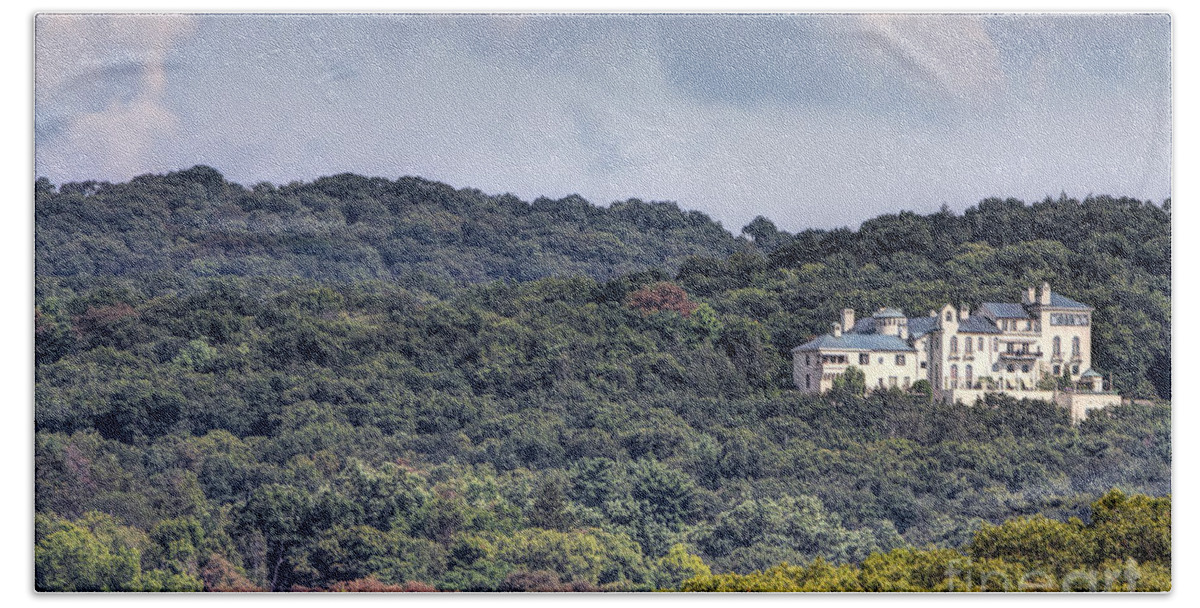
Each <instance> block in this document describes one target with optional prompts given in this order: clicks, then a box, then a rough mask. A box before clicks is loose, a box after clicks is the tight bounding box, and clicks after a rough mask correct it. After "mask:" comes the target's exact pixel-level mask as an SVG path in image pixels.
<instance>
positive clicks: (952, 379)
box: [950, 363, 958, 388]
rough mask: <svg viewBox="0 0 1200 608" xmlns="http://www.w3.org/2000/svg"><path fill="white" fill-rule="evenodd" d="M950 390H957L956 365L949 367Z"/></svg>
mask: <svg viewBox="0 0 1200 608" xmlns="http://www.w3.org/2000/svg"><path fill="white" fill-rule="evenodd" d="M950 388H958V364H957V363H956V364H954V365H951V366H950Z"/></svg>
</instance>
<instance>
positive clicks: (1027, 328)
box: [1025, 321, 1033, 331]
mask: <svg viewBox="0 0 1200 608" xmlns="http://www.w3.org/2000/svg"><path fill="white" fill-rule="evenodd" d="M1031 330H1033V321H1026V322H1025V331H1031Z"/></svg>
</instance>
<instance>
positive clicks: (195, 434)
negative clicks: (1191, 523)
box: [35, 168, 1171, 590]
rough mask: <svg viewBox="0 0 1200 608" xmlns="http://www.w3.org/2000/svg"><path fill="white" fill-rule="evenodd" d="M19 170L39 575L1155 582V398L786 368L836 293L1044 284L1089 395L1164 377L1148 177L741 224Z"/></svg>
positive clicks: (225, 582) (45, 580)
mask: <svg viewBox="0 0 1200 608" xmlns="http://www.w3.org/2000/svg"><path fill="white" fill-rule="evenodd" d="M37 196H38V199H37V202H36V205H37V212H36V217H37V225H36V231H37V235H36V239H37V240H36V242H37V264H38V265H37V269H36V274H37V300H36V309H35V314H36V326H35V331H36V353H35V355H36V379H35V399H36V404H35V412H36V414H35V422H36V433H37V436H36V442H35V465H36V475H37V485H36V509H37V513H38V519H37V522H36V523H37V525H36V538H35V542H36V545H37V546H36V559H37V577H38V578H37V585H38V587H39V588H43V589H65V588H73V589H101V588H107V589H119V588H120V589H201V588H203V589H209V590H217V589H252V588H259V589H279V590H286V589H315V588H322V589H360V590H362V589H375V588H387V589H395V590H403V589H407V590H424V589H439V590H484V589H493V590H494V589H508V590H520V589H563V590H567V589H575V590H587V589H630V590H633V589H644V590H648V589H660V588H670V589H678V588H681V587H682V588H691V589H697V590H702V589H709V590H719V589H732V588H740V587H739V586H754V585H758V586H757V587H755V588H758V589H766V588H768V587H770V586H771V585H775V586H777V587H778V588H781V589H782V588H789V589H790V588H793V587H794V588H812V589H817V588H821V589H825V588H837V589H851V588H854V585H859V587H860V588H867V587H870V586H871V585H882V584H884V583H881V582H879V581H885V582H886V581H891V582H890V583H887V584H894V586H893V587H892V588H894V589H901V588H904V585H908V587H907V588H924V587H921V586H922V585H927V584H931V579H930V578H929V576H930V575H929V574H928V573H929V571H930V570H929V568H931V567H932V566H930V564H934V565H938V564H943V563H944V562H946V560H948V559H950V557H953V555H961V556H964V559H966V558H970V559H973V560H976V561H979V562H980V563H984V562H985V561H986V560H993V561H992V562H986V563H987V564H990V565H989V566H988V567H989V568H990V567H993V566H994V567H996V568H1001V569H1004V568H1007V570H1004V571H1006V572H1010V573H1011V574H1013V575H1014V576H1018V575H1021V573H1022V572H1025V571H1026V570H1029V569H1038V568H1044V567H1045V564H1052V565H1053V567H1054V568H1057V569H1059V570H1061V571H1062V572H1058V574H1056V576H1062V575H1063V573H1065V572H1066V571H1068V570H1071V569H1075V568H1091V569H1104V568H1110V567H1116V566H1114V564H1121V565H1125V564H1126V563H1127V561H1128V560H1134V562H1135V563H1136V564H1139V565H1140V566H1141V567H1143V571H1144V572H1145V573H1146V576H1147V577H1149V579H1152V580H1153V581H1155V582H1154V583H1153V585H1151V586H1150V587H1155V586H1157V588H1162V587H1163V586H1164V585H1168V586H1169V563H1170V555H1169V547H1170V542H1169V513H1170V507H1169V498H1165V499H1161V500H1160V499H1147V498H1144V497H1133V498H1127V495H1130V494H1144V495H1150V496H1153V497H1165V496H1168V495H1169V493H1170V491H1171V482H1170V479H1171V477H1170V467H1171V426H1170V405H1169V403H1165V402H1162V401H1160V400H1156V401H1155V402H1154V403H1153V404H1141V405H1126V406H1122V407H1119V408H1113V409H1111V410H1108V411H1104V412H1101V413H1099V414H1097V415H1093V416H1092V417H1091V418H1090V419H1088V420H1087V421H1085V422H1084V423H1082V424H1081V425H1078V426H1072V425H1071V424H1070V422H1069V420H1068V418H1067V414H1066V412H1065V411H1063V410H1060V409H1058V408H1056V407H1055V406H1053V405H1048V404H1045V403H1042V402H1029V401H1015V400H1012V399H1008V398H995V399H993V400H991V401H989V402H988V403H986V404H980V405H978V406H975V407H961V406H954V405H949V404H944V403H934V402H931V401H930V399H929V397H928V395H926V394H921V393H917V392H914V393H904V392H900V391H897V390H891V391H886V392H870V393H866V394H854V393H852V392H848V391H845V390H842V391H835V392H834V393H831V394H829V395H825V396H820V397H816V396H807V395H800V394H798V393H796V392H794V391H792V390H791V388H790V384H789V383H790V376H789V373H788V350H789V349H790V348H791V347H793V346H795V345H797V344H799V343H801V342H802V341H804V340H806V339H808V338H809V337H811V336H812V335H813V334H814V333H818V332H822V331H825V330H826V328H827V326H828V323H830V322H831V321H832V319H834V317H835V316H836V311H837V310H839V309H840V308H842V307H844V306H852V307H855V308H858V309H873V308H875V307H878V306H882V305H885V304H886V305H891V306H900V307H903V308H904V309H905V310H906V311H909V312H910V314H920V311H924V310H928V309H929V308H933V307H934V306H940V305H941V304H942V303H944V302H947V301H952V302H960V301H962V302H966V303H969V304H970V303H976V302H978V301H979V300H984V299H987V300H1012V299H1015V298H1016V297H1017V295H1018V294H1019V290H1020V288H1022V287H1023V286H1025V285H1028V284H1032V283H1034V282H1039V283H1040V281H1042V280H1049V281H1050V282H1051V283H1052V284H1053V285H1054V286H1055V291H1058V292H1061V293H1064V294H1067V295H1070V296H1071V297H1073V298H1076V299H1079V300H1081V301H1084V302H1087V303H1089V304H1091V305H1093V306H1095V307H1096V313H1095V322H1094V327H1093V336H1094V338H1093V343H1094V344H1095V365H1096V367H1097V368H1099V369H1101V370H1102V371H1104V372H1111V373H1112V374H1113V378H1114V382H1115V383H1116V385H1117V388H1118V389H1120V390H1122V391H1124V392H1126V394H1129V395H1136V396H1141V397H1155V396H1157V397H1161V398H1169V396H1170V367H1171V362H1170V278H1171V277H1170V209H1169V204H1165V205H1163V206H1158V205H1153V204H1150V203H1144V202H1140V201H1133V200H1128V199H1108V198H1094V199H1088V200H1086V201H1083V202H1079V201H1074V200H1071V199H1067V198H1065V197H1064V198H1062V199H1060V200H1048V201H1044V202H1042V203H1038V204H1035V205H1025V204H1023V203H1021V202H1019V201H1014V200H1009V201H1000V200H989V201H984V202H982V203H980V204H979V205H978V206H977V207H973V208H971V209H969V210H968V211H967V212H966V213H964V214H963V215H956V214H953V213H950V212H948V211H943V212H940V213H936V214H933V215H930V216H919V215H915V214H909V213H902V214H899V215H894V216H883V217H880V218H876V219H873V220H870V221H868V222H866V223H864V224H863V226H862V227H861V228H860V229H858V230H854V231H852V230H834V231H805V232H802V233H800V234H796V235H791V234H786V233H783V232H780V231H778V230H776V229H775V227H774V226H773V225H772V224H771V223H770V222H769V221H768V220H765V219H761V218H760V219H758V220H755V222H752V223H751V224H750V225H749V226H747V227H746V229H744V233H745V234H746V235H747V236H748V237H749V238H740V239H739V238H735V237H733V236H732V235H730V234H729V233H727V232H725V231H724V230H722V229H721V228H720V226H718V225H716V224H714V223H712V222H711V221H710V220H708V219H707V218H705V217H704V216H703V215H701V214H697V213H695V212H680V211H679V210H678V209H677V208H675V207H674V206H670V205H658V204H645V203H638V202H629V203H622V204H614V205H613V206H612V207H610V208H607V209H604V208H598V207H592V206H590V205H588V204H587V203H585V202H583V201H582V200H579V199H566V200H564V201H544V200H540V201H535V202H534V203H533V204H532V205H530V204H526V203H523V202H520V201H517V200H515V199H512V198H511V197H487V196H484V195H482V194H479V193H477V192H473V191H454V190H452V189H450V188H448V187H445V186H443V185H440V184H435V183H432V182H426V181H423V180H417V179H415V178H403V179H401V180H398V181H395V182H391V181H388V180H379V179H366V178H360V177H356V176H339V177H336V178H325V179H321V180H317V181H315V182H313V183H311V184H294V185H289V186H285V187H281V188H274V187H271V186H267V185H263V186H260V187H256V188H254V189H253V190H246V189H244V188H241V187H240V186H237V185H234V184H229V183H227V182H225V181H224V180H223V179H221V178H220V175H219V174H217V173H216V172H215V171H212V170H210V169H206V168H196V169H192V170H189V171H184V172H180V173H174V174H170V175H167V176H146V177H142V178H136V179H135V180H133V181H131V182H130V183H128V184H117V185H97V184H67V185H63V186H61V187H58V188H55V187H54V186H52V185H51V184H49V183H47V182H45V181H42V182H39V185H38V189H37ZM354 209H358V211H354ZM472 235H474V236H472ZM480 235H483V236H480ZM385 252H390V253H385ZM390 256H391V257H390ZM492 279H499V280H492ZM531 279H532V280H531ZM1113 488H1117V489H1119V490H1120V491H1122V492H1124V494H1119V493H1118V494H1111V493H1110V490H1111V489H1113ZM1102 497H1107V498H1105V500H1107V502H1103V501H1102V502H1099V503H1097V502H1096V501H1098V500H1101V499H1102ZM1146 501H1149V502H1146ZM1114 513H1115V514H1117V515H1114ZM1072 517H1078V518H1080V519H1079V520H1078V521H1072V520H1070V518H1072ZM1044 518H1049V519H1048V520H1047V519H1044ZM1006 520H1011V522H1010V523H1007V524H1004V523H1003V522H1005V521H1006ZM1030 522H1032V523H1030ZM1104 522H1110V524H1105V523H1104ZM1111 522H1117V523H1111ZM1118 523H1119V524H1120V525H1118ZM1001 524H1003V525H1001ZM1105 525H1108V527H1104V526H1105ZM1122 526H1124V527H1122ZM1130 526H1132V528H1131V527H1130ZM1130 529H1135V530H1153V531H1154V534H1157V535H1158V536H1155V537H1154V538H1155V539H1157V540H1154V541H1153V543H1151V544H1150V545H1138V546H1132V545H1128V544H1127V543H1124V541H1122V540H1121V539H1122V538H1125V537H1122V536H1120V535H1121V534H1126V533H1128V530H1130ZM1035 531H1036V532H1038V533H1039V534H1041V533H1045V534H1049V535H1050V536H1051V537H1052V538H1054V539H1057V540H1055V543H1057V544H1054V545H1053V550H1054V552H1052V553H1050V554H1045V555H1042V554H1039V555H1033V554H1032V553H1030V554H1029V555H1025V553H1026V552H1032V551H1033V550H1034V549H1032V547H1036V546H1039V543H1040V541H1029V542H1028V543H1025V544H1023V542H1024V541H1023V540H1022V539H1026V540H1028V539H1029V538H1035V536H1033V534H1034V532H1035ZM1138 534H1140V533H1138ZM1162 534H1166V535H1167V536H1168V540H1166V541H1165V545H1164V543H1163V541H1162V538H1161V536H1162ZM1114 539H1115V540H1114ZM930 547H933V548H930ZM1164 547H1165V549H1164ZM938 551H942V552H941V553H938ZM947 551H948V552H950V553H946V552H947ZM948 556H949V557H948ZM1022 556H1024V557H1022ZM817 558H820V560H823V561H814V560H815V559H817ZM938 560H941V561H938ZM785 562H786V563H787V564H793V565H798V566H781V564H783V563H785ZM921 564H924V566H921ZM839 568H840V569H841V570H838V569H839ZM906 568H907V570H906ZM920 568H925V569H924V570H921V572H923V574H920V576H918V575H917V574H913V573H914V572H917V571H918V570H920ZM831 569H832V570H831ZM1022 569H1024V570H1022ZM756 571H757V572H758V573H757V574H752V573H754V572H756ZM881 571H887V572H891V574H889V575H888V576H886V577H883V578H880V576H877V574H878V573H879V572H881ZM831 572H832V574H830V573H831ZM838 572H840V573H841V574H838ZM898 572H899V573H900V574H897V573H898ZM1056 572H1057V570H1056ZM905 573H907V574H905ZM827 575H828V576H827ZM737 576H743V577H755V576H757V577H759V578H757V579H754V578H741V579H739V578H737ZM830 576H832V577H833V578H829V577H830ZM872 576H874V577H875V578H871V577H872ZM722 577H724V578H722ZM764 577H765V578H764ZM889 577H890V578H889ZM767 579H769V580H767ZM764 580H765V581H766V582H764ZM685 581H686V582H685ZM789 581H790V582H789ZM839 581H840V582H839ZM871 581H875V582H871ZM934 582H936V581H934ZM1122 584H1123V583H1122ZM788 585H792V586H793V587H788ZM806 585H808V587H805V586H806ZM1118 586H1119V585H1118ZM1142 588H1147V587H1146V586H1143V587H1142Z"/></svg>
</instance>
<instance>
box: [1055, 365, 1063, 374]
mask: <svg viewBox="0 0 1200 608" xmlns="http://www.w3.org/2000/svg"><path fill="white" fill-rule="evenodd" d="M1054 375H1055V376H1059V375H1062V366H1061V365H1055V366H1054Z"/></svg>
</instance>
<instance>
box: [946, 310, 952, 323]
mask: <svg viewBox="0 0 1200 608" xmlns="http://www.w3.org/2000/svg"><path fill="white" fill-rule="evenodd" d="M952 314H953V313H951V312H950V311H946V320H947V321H953V320H954V318H953V316H952Z"/></svg>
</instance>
